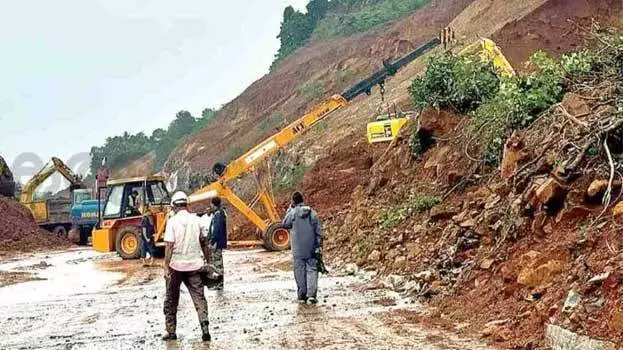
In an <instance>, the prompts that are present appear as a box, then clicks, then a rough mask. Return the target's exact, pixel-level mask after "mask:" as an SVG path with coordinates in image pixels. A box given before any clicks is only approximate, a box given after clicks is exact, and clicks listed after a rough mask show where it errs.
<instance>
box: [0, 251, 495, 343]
mask: <svg viewBox="0 0 623 350" xmlns="http://www.w3.org/2000/svg"><path fill="white" fill-rule="evenodd" d="M289 260H290V257H289V255H288V254H287V253H268V252H264V251H260V250H246V251H228V252H226V254H225V264H226V269H227V276H226V277H227V278H226V285H225V290H224V291H222V292H215V291H209V292H207V293H206V294H207V298H208V304H209V308H210V322H211V331H212V336H213V341H212V343H210V344H202V343H201V338H200V330H199V327H198V323H197V316H196V314H195V311H194V308H193V306H192V303H191V300H190V297H189V296H188V293H187V292H186V290H185V289H184V287H183V289H182V295H181V300H180V310H179V313H178V336H179V338H180V339H179V340H178V341H177V342H174V343H170V344H164V343H162V342H161V341H160V339H159V337H160V336H161V334H162V332H163V329H164V322H163V315H162V303H163V297H164V279H163V277H162V269H161V266H154V267H142V266H140V265H139V263H138V262H137V261H121V260H119V259H118V258H117V257H116V256H115V255H114V254H98V253H95V252H92V251H90V250H71V251H67V252H61V253H54V254H50V255H37V256H35V257H31V258H28V259H24V260H13V261H11V262H6V263H2V264H0V271H4V272H15V271H21V272H24V271H26V272H30V273H33V274H35V275H36V276H37V277H39V278H41V280H36V281H30V282H25V283H19V284H14V285H9V286H6V287H3V288H0V348H2V349H40V348H44V349H260V348H261V349H484V348H486V347H485V346H484V345H482V344H477V343H475V342H473V341H470V340H466V339H460V338H458V337H457V336H456V335H453V334H447V333H443V332H441V331H434V330H425V329H422V328H420V326H417V325H411V324H409V323H408V322H405V320H404V319H402V318H401V313H403V312H404V311H405V310H411V311H418V310H422V308H423V307H422V306H421V305H419V304H417V303H413V302H412V301H411V300H409V299H403V298H401V297H400V296H399V295H397V294H395V293H393V292H390V291H386V290H379V289H377V290H368V288H365V286H367V285H368V284H367V283H366V282H367V280H366V278H367V276H362V275H360V276H358V277H353V276H341V275H339V274H337V273H336V274H334V275H331V276H328V277H327V276H323V277H321V280H320V303H319V304H318V305H316V306H310V305H302V306H301V305H298V304H296V303H295V302H294V297H295V294H296V293H295V285H294V282H293V279H292V277H291V272H290V271H289V268H290V262H289ZM40 266H46V268H45V269H41V268H40Z"/></svg>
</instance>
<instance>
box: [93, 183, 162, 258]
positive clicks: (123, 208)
mask: <svg viewBox="0 0 623 350" xmlns="http://www.w3.org/2000/svg"><path fill="white" fill-rule="evenodd" d="M170 201H171V200H170V196H169V192H168V191H167V188H166V186H165V182H164V178H163V177H161V176H147V177H136V178H129V179H119V180H111V181H108V182H107V184H106V200H105V204H104V205H103V209H102V212H101V217H100V224H99V227H96V228H95V229H94V230H93V234H92V235H93V249H95V250H96V251H98V252H111V251H117V253H118V254H119V255H120V256H121V257H122V258H124V259H136V258H138V257H140V253H141V252H140V244H139V242H140V237H141V226H140V225H141V220H142V219H143V216H148V217H150V218H151V220H150V221H151V223H152V224H153V226H154V230H155V232H156V234H155V237H154V242H155V245H156V247H159V246H163V242H162V236H163V233H164V226H165V222H166V215H167V214H168V212H169V210H170V207H169V203H170Z"/></svg>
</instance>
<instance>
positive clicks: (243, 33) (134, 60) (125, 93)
mask: <svg viewBox="0 0 623 350" xmlns="http://www.w3.org/2000/svg"><path fill="white" fill-rule="evenodd" d="M306 2H307V1H306V0H262V1H260V0H228V1H208V0H184V1H182V0H180V1H171V0H54V1H51V0H19V1H11V0H0V62H1V64H0V155H2V156H4V157H5V159H6V160H7V162H8V163H9V165H11V166H12V165H13V162H14V160H15V159H16V157H17V156H18V155H19V154H20V153H24V152H32V153H35V154H36V155H37V156H38V157H40V158H41V160H42V161H43V162H46V161H47V160H49V158H50V157H52V156H58V157H60V158H62V159H65V160H68V159H70V158H71V157H72V155H74V154H76V153H78V152H88V151H89V150H90V147H91V146H92V145H101V144H103V142H104V140H105V138H106V137H107V136H114V135H117V134H120V133H122V132H123V131H126V130H127V131H129V132H132V133H135V132H138V131H144V132H146V133H147V134H151V131H152V130H153V129H155V128H158V127H166V126H167V125H168V123H169V122H170V121H171V120H172V119H173V118H174V116H175V113H176V112H177V111H178V110H180V109H187V110H189V111H190V112H191V113H193V115H195V116H199V115H200V112H201V110H202V109H203V108H205V107H215V108H218V107H219V106H220V105H222V104H224V103H226V102H228V101H229V100H231V99H233V98H234V97H235V96H237V95H238V94H240V93H241V92H242V91H243V90H244V88H245V87H247V86H248V85H249V84H250V83H252V82H253V81H254V80H256V79H258V78H260V77H261V76H262V75H264V74H265V73H267V72H268V67H269V65H270V63H271V62H272V59H273V55H274V54H275V52H276V51H277V49H278V46H279V43H278V40H277V39H276V36H277V34H278V32H279V25H280V21H281V16H282V13H283V8H284V7H285V6H287V5H293V6H294V7H295V8H298V9H303V8H304V5H305V3H306Z"/></svg>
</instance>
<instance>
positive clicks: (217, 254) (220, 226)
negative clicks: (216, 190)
mask: <svg viewBox="0 0 623 350" xmlns="http://www.w3.org/2000/svg"><path fill="white" fill-rule="evenodd" d="M208 237H209V238H210V254H211V256H212V264H213V265H214V267H215V270H216V271H215V272H216V273H217V274H218V275H219V276H220V278H219V281H220V282H219V283H218V284H217V285H216V286H215V287H214V289H216V290H223V280H224V278H225V267H224V265H223V249H226V248H227V214H226V213H225V210H223V207H222V206H221V199H220V198H218V197H215V198H212V220H211V221H210V229H209V233H208Z"/></svg>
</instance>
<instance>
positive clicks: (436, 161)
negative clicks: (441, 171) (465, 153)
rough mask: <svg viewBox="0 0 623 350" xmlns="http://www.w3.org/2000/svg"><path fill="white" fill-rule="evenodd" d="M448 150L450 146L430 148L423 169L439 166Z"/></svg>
mask: <svg viewBox="0 0 623 350" xmlns="http://www.w3.org/2000/svg"><path fill="white" fill-rule="evenodd" d="M449 150H450V147H448V146H443V147H439V148H437V149H434V150H431V153H432V155H431V156H430V157H429V158H428V160H427V161H426V163H424V169H429V168H436V167H437V166H439V165H440V164H441V163H442V162H443V161H444V160H445V158H446V154H447V153H448V151H449Z"/></svg>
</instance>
